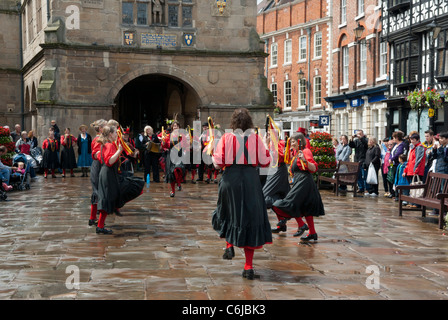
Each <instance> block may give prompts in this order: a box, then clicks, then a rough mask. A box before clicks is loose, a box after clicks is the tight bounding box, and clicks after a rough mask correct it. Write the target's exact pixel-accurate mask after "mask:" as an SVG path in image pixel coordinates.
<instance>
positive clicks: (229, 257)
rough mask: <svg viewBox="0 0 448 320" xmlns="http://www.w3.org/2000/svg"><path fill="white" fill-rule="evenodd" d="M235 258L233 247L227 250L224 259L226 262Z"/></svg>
mask: <svg viewBox="0 0 448 320" xmlns="http://www.w3.org/2000/svg"><path fill="white" fill-rule="evenodd" d="M233 257H235V249H234V248H233V247H229V248H226V251H225V252H224V254H223V255H222V258H223V259H225V260H232V258H233Z"/></svg>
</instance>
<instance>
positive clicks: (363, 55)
mask: <svg viewBox="0 0 448 320" xmlns="http://www.w3.org/2000/svg"><path fill="white" fill-rule="evenodd" d="M359 51H360V53H359V81H361V82H363V81H366V79H367V46H366V44H365V43H361V44H360V46H359Z"/></svg>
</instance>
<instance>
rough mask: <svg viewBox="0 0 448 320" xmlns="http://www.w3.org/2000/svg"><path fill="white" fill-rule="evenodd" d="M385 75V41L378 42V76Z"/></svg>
mask: <svg viewBox="0 0 448 320" xmlns="http://www.w3.org/2000/svg"><path fill="white" fill-rule="evenodd" d="M385 75H387V42H385V41H384V42H381V43H380V76H385Z"/></svg>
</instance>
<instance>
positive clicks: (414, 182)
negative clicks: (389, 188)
mask: <svg viewBox="0 0 448 320" xmlns="http://www.w3.org/2000/svg"><path fill="white" fill-rule="evenodd" d="M416 178H417V179H416ZM418 185H421V186H422V187H421V188H419V189H411V190H410V192H409V195H410V196H411V197H414V198H421V197H422V196H423V192H424V191H425V189H424V188H423V181H422V180H421V179H420V177H419V176H417V175H415V176H413V177H412V181H411V186H418Z"/></svg>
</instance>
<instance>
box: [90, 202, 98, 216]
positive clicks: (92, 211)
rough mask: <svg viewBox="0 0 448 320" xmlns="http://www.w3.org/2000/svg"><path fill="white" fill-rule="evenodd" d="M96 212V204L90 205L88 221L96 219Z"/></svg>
mask: <svg viewBox="0 0 448 320" xmlns="http://www.w3.org/2000/svg"><path fill="white" fill-rule="evenodd" d="M97 212H98V210H97V204H96V203H95V204H92V205H90V220H95V219H96V213H97Z"/></svg>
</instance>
